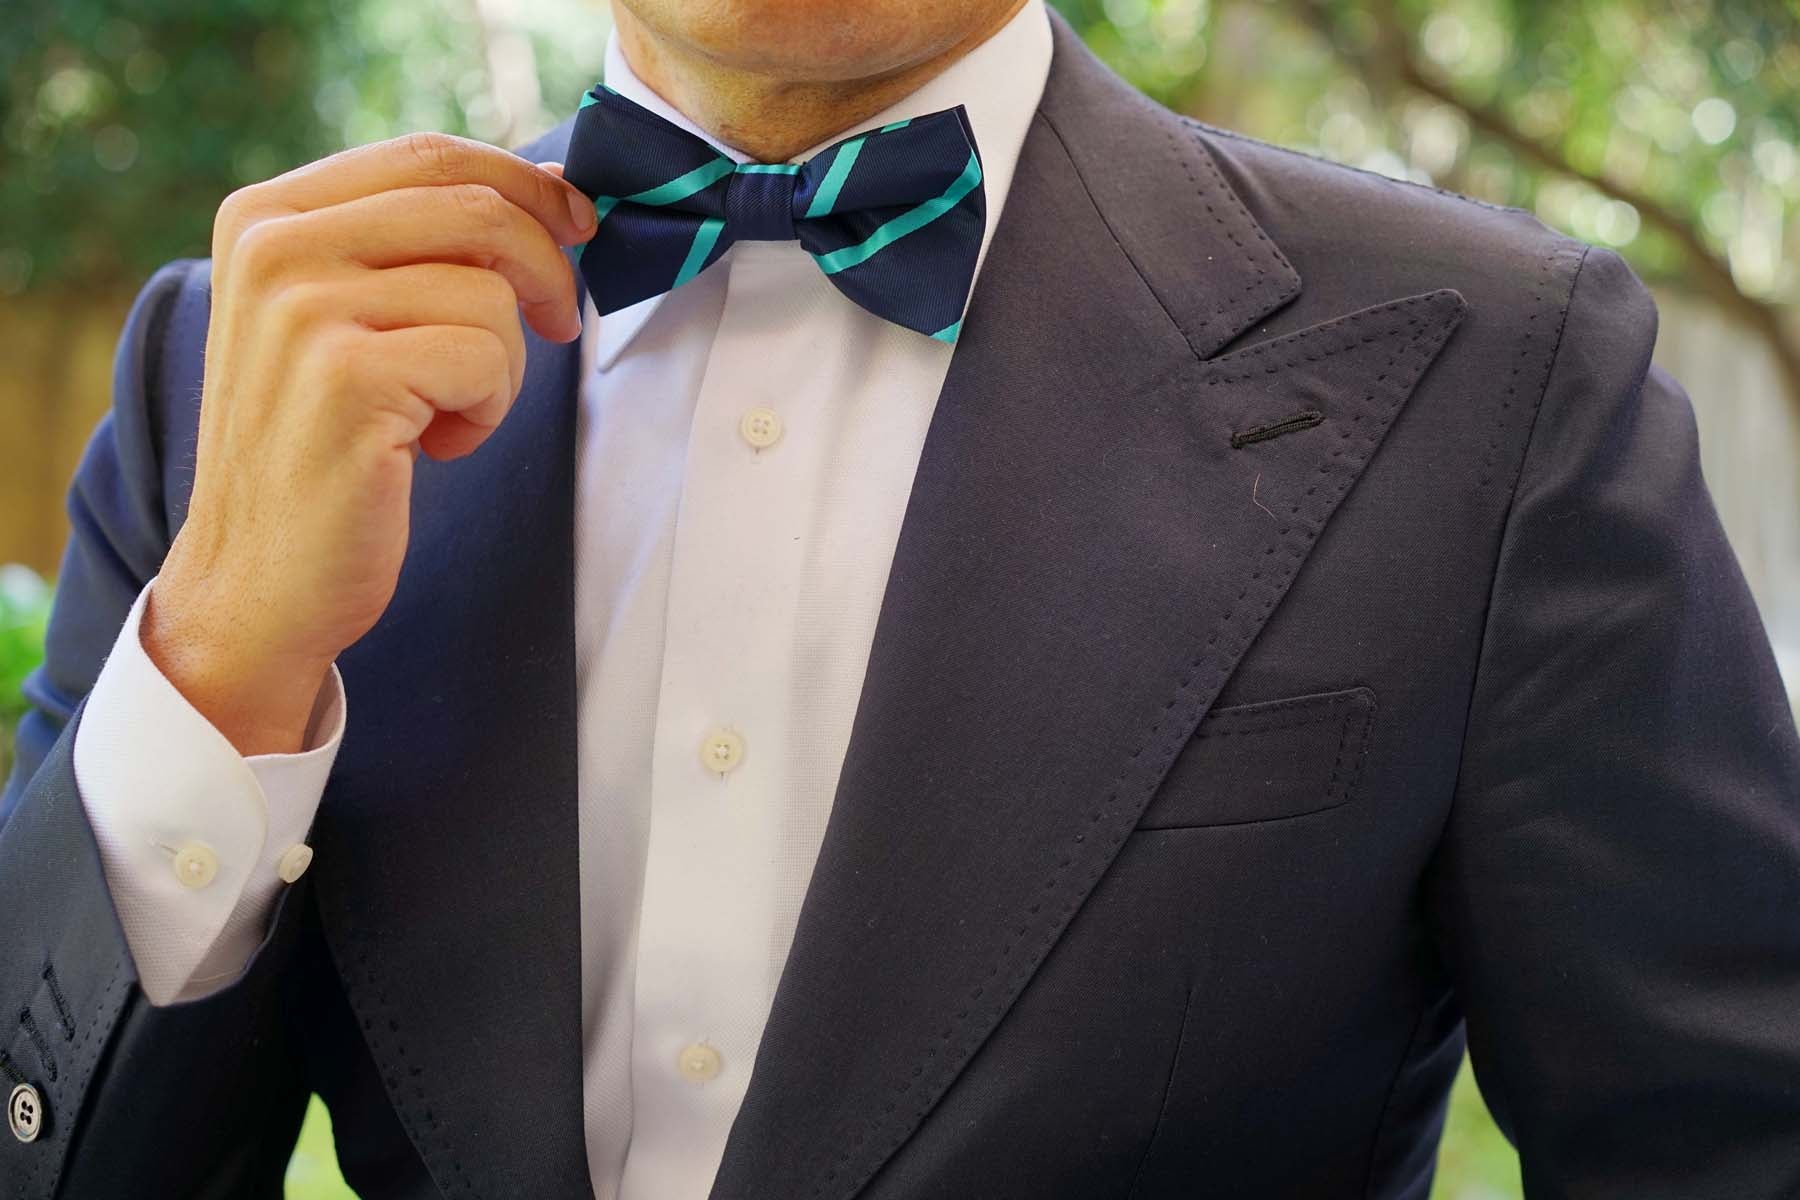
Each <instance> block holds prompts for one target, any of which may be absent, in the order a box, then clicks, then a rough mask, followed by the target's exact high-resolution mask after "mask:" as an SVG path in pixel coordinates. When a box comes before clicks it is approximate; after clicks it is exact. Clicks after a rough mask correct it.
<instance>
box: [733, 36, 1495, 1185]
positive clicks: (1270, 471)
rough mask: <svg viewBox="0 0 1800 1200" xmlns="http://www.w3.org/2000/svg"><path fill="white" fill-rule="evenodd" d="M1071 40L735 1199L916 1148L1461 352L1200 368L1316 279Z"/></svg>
mask: <svg viewBox="0 0 1800 1200" xmlns="http://www.w3.org/2000/svg"><path fill="white" fill-rule="evenodd" d="M1056 35H1057V39H1056V57H1055V59H1054V61H1053V66H1052V70H1051V75H1050V81H1049V85H1048V88H1047V91H1046V94H1045V97H1044V100H1043V104H1042V106H1041V108H1040V112H1039V117H1038V119H1037V121H1036V122H1035V123H1034V126H1033V128H1032V130H1031V133H1030V135H1029V137H1028V138H1027V140H1026V143H1025V148H1024V151H1023V154H1022V157H1021V160H1020V163H1019V168H1018V173H1017V176H1016V178H1015V181H1014V183H1013V185H1012V192H1011V195H1010V196H1009V198H1008V200H1007V208H1006V215H1005V218H1004V220H1003V221H1002V224H1001V226H1000V228H999V229H998V231H997V232H996V236H995V240H994V244H993V247H992V250H991V253H990V258H989V261H988V264H987V265H986V267H985V268H984V270H983V274H982V278H981V280H980V282H979V283H978V285H977V289H976V293H975V296H974V300H973V305H972V308H971V311H970V314H969V318H968V320H967V323H966V324H965V326H964V333H963V337H962V339H961V342H960V344H959V345H958V348H957V352H956V356H955V358H954V359H953V361H952V366H951V370H950V374H949V377H948V379H947V381H946V383H945V385H944V390H943V394H942V397H941V398H940V400H939V403H938V406H937V409H936V412H935V415H934V418H933V423H932V426H931V429H930V433H929V436H928V438H927V440H926V444H925V448H924V452H923V455H922V458H921V461H920V464H919V468H918V473H917V476H916V478H915V481H914V487H913V493H912V498H911V501H910V504H909V508H908V511H907V515H906V519H905V522H904V525H903V527H902V531H901V535H900V540H899V545H898V547H897V550H896V555H895V560H894V564H893V568H892V572H891V575H890V578H889V582H888V586H887V592H886V595H885V598H884V602H883V608H882V613H881V619H880V623H879V625H878V627H877V630H876V634H875V639H874V644H873V648H872V652H871V657H870V662H869V667H868V673H867V676H866V680H865V686H864V690H863V693H862V697H861V701H860V705H859V708H858V711H857V715H856V722H855V726H854V730H853V733H852V737H851V741H850V746H849V750H848V754H847V756H846V759H845V762H844V767H843V772H842V775H841V777H840V783H839V788H838V792H837V796H836V800H835V806H834V809H833V812H832V816H831V821H830V824H829V827H828V829H827V832H826V835H825V840H824V845H823V848H822V851H821V854H820V857H819V860H818V863H817V866H816V867H815V869H814V872H813V877H812V880H811V884H810V887H809V890H808V893H807V897H806V901H805V904H804V906H803V908H802V911H801V915H800V922H799V928H798V931H797V934H796V937H795V940H794V943H793V948H792V951H791V953H790V956H789V959H788V962H787V966H786V970H785V972H784V974H783V976H782V980H781V984H780V987H779V989H778V991H777V994H776V997H775V1001H774V1005H773V1009H772V1012H771V1014H770V1018H769V1023H768V1026H767V1029H766V1032H765V1034H764V1037H763V1041H762V1044H761V1046H760V1048H759V1051H758V1054H757V1059H756V1064H755V1067H754V1072H753V1075H752V1078H751V1082H750V1086H749V1091H748V1094H747V1095H746V1098H745V1100H744V1104H743V1107H742V1108H741V1110H740V1112H739V1115H738V1118H737V1121H736V1124H735V1125H734V1126H733V1129H732V1133H731V1138H730V1141H729V1143H728V1144H727V1147H726V1152H725V1157H724V1161H723V1163H722V1164H721V1166H720V1169H719V1174H718V1176H717V1179H716V1181H715V1185H714V1188H713V1192H712V1195H713V1197H714V1198H715V1200H752V1198H756V1200H760V1198H762V1197H768V1196H783V1197H795V1198H799V1200H847V1198H849V1197H852V1196H855V1195H856V1194H857V1193H859V1192H860V1191H861V1190H862V1189H863V1188H864V1186H865V1185H866V1184H867V1183H868V1181H869V1180H870V1179H871V1177H873V1176H874V1175H875V1173H876V1172H877V1171H878V1170H879V1169H880V1168H881V1166H882V1165H883V1163H885V1162H886V1161H887V1160H888V1158H889V1157H891V1156H892V1155H893V1154H894V1153H895V1152H896V1151H897V1150H898V1149H899V1147H900V1146H901V1145H902V1144H903V1143H904V1142H905V1141H906V1139H907V1138H908V1137H910V1136H911V1134H912V1132H913V1131H914V1130H915V1129H916V1128H917V1127H918V1125H919V1124H920V1122H921V1121H923V1120H924V1118H925V1116H926V1114H927V1113H928V1112H929V1111H930V1110H931V1109H932V1107H933V1106H934V1105H935V1104H936V1102H937V1100H938V1098H939V1097H940V1096H941V1095H942V1094H943V1092H944V1091H945V1090H946V1089H947V1088H948V1087H949V1086H950V1085H951V1083H952V1082H953V1081H954V1080H955V1079H956V1077H957V1075H958V1074H959V1072H960V1071H961V1070H962V1068H963V1067H964V1065H965V1064H966V1063H967V1062H968V1061H969V1059H970V1057H971V1056H972V1055H973V1054H974V1053H975V1051H976V1050H977V1049H978V1048H979V1046H980V1045H981V1044H982V1042H983V1041H984V1039H985V1038H986V1037H987V1035H988V1034H989V1032H990V1031H991V1030H992V1029H993V1028H994V1027H995V1025H996V1024H997V1023H998V1022H999V1021H1000V1020H1001V1018H1002V1017H1003V1016H1004V1015H1005V1013H1006V1012H1007V1010H1008V1008H1009V1007H1010V1006H1011V1004H1012V1002H1013V1000H1014V999H1015V998H1016V997H1017V996H1018V995H1019V993H1020V992H1021V991H1022V990H1023V989H1024V987H1025V986H1026V985H1027V983H1028V982H1029V981H1030V979H1031V977H1032V975H1033V973H1034V972H1035V971H1036V969H1037V967H1038V965H1039V964H1040V963H1041V962H1042V961H1043V960H1044V958H1045V957H1046V955H1048V954H1049V953H1050V951H1051V948H1052V947H1053V946H1054V945H1055V943H1056V941H1057V938H1058V937H1059V935H1060V934H1061V932H1062V930H1063V929H1064V927H1065V926H1066V925H1067V924H1068V922H1069V921H1070V919H1071V918H1072V917H1073V916H1074V914H1075V912H1076V911H1077V910H1078V909H1079V908H1080V906H1081V904H1082V902H1083V900H1084V899H1085V898H1086V896H1087V895H1088V893H1089V891H1090V890H1091V889H1092V888H1093V887H1094V885H1095V883H1096V882H1097V881H1098V880H1099V878H1100V876H1101V874H1102V873H1103V872H1104V871H1105V870H1106V868H1107V866H1108V864H1109V863H1110V862H1111V861H1112V859H1113V856H1114V855H1115V854H1116V853H1117V852H1118V850H1119V849H1120V847H1121V845H1122V844H1123V842H1124V840H1125V838H1126V836H1127V835H1128V834H1129V833H1130V831H1131V829H1132V827H1133V826H1134V824H1135V823H1136V821H1137V819H1138V816H1139V814H1140V813H1141V811H1142V810H1143V809H1144V807H1145V806H1146V805H1147V803H1148V802H1149V799H1150V797H1151V795H1152V793H1153V792H1154V791H1155V789H1156V787H1157V785H1158V783H1159V782H1160V781H1161V778H1162V776H1163V774H1164V772H1165V771H1166V770H1167V769H1168V767H1169V765H1170V763H1171V762H1172V760H1173V759H1174V757H1175V755H1176V753H1177V752H1178V751H1179V750H1180V748H1181V747H1182V745H1183V744H1184V743H1185V742H1186V741H1187V740H1188V739H1189V738H1190V737H1191V735H1192V733H1193V730H1194V728H1195V726H1196V725H1197V724H1198V723H1199V721H1200V719H1201V717H1202V716H1204V714H1205V712H1206V710H1207V708H1208V707H1209V706H1210V705H1211V704H1212V702H1213V699H1214V697H1215V696H1216V695H1217V694H1218V692H1219V690H1220V688H1221V687H1222V686H1223V684H1224V682H1225V680H1226V678H1227V677H1228V676H1229V675H1230V674H1231V672H1232V670H1233V668H1234V666H1235V665H1236V663H1237V661H1238V659H1239V657H1240V656H1241V655H1242V654H1243V652H1244V650H1245V648H1246V647H1247V646H1248V645H1249V644H1250V642H1251V641H1252V640H1253V639H1254V638H1255V636H1256V635H1257V633H1258V631H1259V630H1260V629H1261V628H1262V625H1263V623H1264V622H1265V621H1266V619H1267V618H1268V616H1269V614H1270V613H1271V612H1272V611H1273V609H1274V607H1275V606H1276V604H1277V603H1278V602H1279V601H1280V599H1281V597H1282V595H1283V594H1284V593H1285V591H1286V589H1287V587H1288V584H1289V583H1290V581H1291V580H1292V579H1293V578H1294V576H1295V574H1296V573H1297V572H1298V570H1299V569H1300V567H1301V564H1302V562H1303V561H1304V559H1305V558H1306V556H1307V554H1308V552H1309V551H1310V550H1311V548H1312V546H1313V544H1314V541H1315V540H1316V539H1317V537H1318V536H1319V533H1320V531H1321V529H1322V528H1323V527H1324V525H1325V523H1326V522H1327V520H1329V518H1330V517H1331V515H1332V513H1333V512H1334V511H1335V509H1336V507H1337V505H1338V502H1339V501H1340V500H1341V499H1342V497H1343V496H1344V495H1345V494H1346V492H1347V491H1348V490H1349V488H1350V486H1351V485H1352V484H1353V483H1354V481H1355V480H1356V478H1357V477H1358V475H1359V474H1360V472H1361V470H1362V468H1363V466H1364V464H1365V463H1366V462H1367V461H1368V459H1369V457H1370V456H1371V455H1372V454H1373V453H1374V452H1375V450H1376V448H1377V446H1378V445H1379V443H1380V442H1381V440H1382V437H1383V435H1384V434H1385V433H1386V431H1387V428H1388V426H1389V424H1390V422H1391V421H1392V420H1393V418H1394V416H1395V414H1396V413H1397V412H1398V410H1399V408H1400V406H1401V405H1402V404H1403V403H1404V401H1405V400H1406V398H1407V396H1408V395H1409V394H1410V393H1411V391H1412V389H1413V386H1414V385H1415V383H1416V382H1417V380H1418V379H1419V377H1420V375H1421V374H1422V373H1423V371H1424V370H1425V368H1426V367H1427V366H1428V365H1429V364H1430V362H1431V361H1432V359H1433V358H1434V357H1435V355H1436V354H1437V351H1438V350H1439V348H1440V347H1441V346H1442V345H1443V343H1444V341H1445V340H1446V339H1447V338H1448V337H1449V335H1450V333H1451V332H1452V330H1453V329H1454V327H1455V325H1456V323H1457V321H1458V320H1459V319H1460V315H1461V311H1462V301H1461V298H1460V297H1458V296H1457V295H1456V294H1455V293H1454V292H1433V293H1428V294H1424V295H1420V296H1414V297H1409V298H1406V299H1403V300H1399V301H1396V302H1394V303H1391V304H1384V305H1380V306H1378V307H1373V308H1368V309H1365V310H1363V311H1361V312H1357V313H1354V314H1351V315H1349V316H1346V317H1343V318H1340V319H1338V320H1335V321H1332V322H1329V323H1327V324H1323V325H1316V326H1312V327H1310V328H1307V329H1304V330H1301V331H1299V332H1297V333H1293V334H1289V335H1287V336H1284V337H1281V338H1278V339H1275V340H1272V341H1269V342H1265V343H1262V344H1260V345H1257V346H1254V347H1252V348H1250V349H1246V350H1242V351H1239V352H1236V353H1233V354H1230V355H1228V356H1225V357H1222V358H1212V359H1208V358H1206V356H1207V355H1209V354H1213V353H1216V352H1217V350H1218V349H1219V348H1221V347H1223V346H1225V345H1227V344H1228V343H1230V342H1231V341H1232V340H1233V339H1234V338H1236V337H1237V336H1238V335H1239V334H1241V333H1242V332H1243V331H1244V330H1245V329H1247V328H1248V327H1249V326H1250V325H1252V324H1253V323H1254V322H1255V321H1257V320H1258V319H1260V318H1261V317H1262V316H1264V315H1266V314H1267V313H1268V312H1270V311H1272V310H1273V309H1274V308H1275V307H1278V306H1279V305H1281V304H1283V303H1285V302H1286V301H1287V300H1289V299H1291V298H1292V296H1293V295H1294V294H1295V293H1296V291H1297V290H1298V285H1299V280H1298V277H1297V276H1296V275H1295V273H1294V271H1293V269H1292V267H1291V266H1289V264H1288V263H1287V261H1286V260H1285V259H1284V258H1283V257H1282V256H1281V254H1280V252H1279V250H1277V249H1276V248H1275V247H1274V246H1273V244H1272V243H1270V242H1269V241H1268V239H1267V238H1266V237H1265V236H1264V235H1263V233H1262V231H1261V230H1260V228H1258V227H1257V225H1256V223H1255V221H1254V220H1253V219H1252V218H1251V217H1250V215H1249V213H1248V212H1247V211H1246V210H1245V209H1244V207H1243V205H1242V204H1241V203H1239V201H1238V199H1237V197H1236V196H1235V195H1234V194H1233V193H1232V192H1231V190H1230V188H1229V186H1228V185H1227V184H1226V183H1225V182H1224V180H1223V179H1222V178H1221V177H1220V176H1219V174H1218V172H1217V171H1216V169H1214V167H1213V166H1212V163H1211V160H1210V158H1209V157H1208V155H1207V152H1206V150H1205V149H1204V147H1203V146H1202V145H1200V144H1199V142H1198V141H1197V139H1196V137H1195V135H1194V134H1193V133H1192V131H1191V130H1190V129H1188V128H1187V127H1186V126H1183V125H1180V124H1178V123H1177V122H1175V121H1174V119H1173V118H1171V117H1169V116H1168V115H1167V114H1166V113H1161V112H1160V110H1150V112H1146V111H1145V109H1146V108H1147V107H1148V105H1147V102H1145V101H1143V100H1141V99H1140V98H1138V97H1137V96H1136V95H1135V94H1134V93H1131V92H1130V91H1129V90H1128V89H1127V88H1125V86H1124V85H1123V84H1121V83H1120V82H1118V81H1117V80H1116V79H1115V78H1113V77H1112V76H1110V75H1109V74H1108V73H1106V72H1105V71H1104V70H1103V69H1102V68H1101V67H1100V66H1099V65H1098V64H1097V63H1095V62H1094V61H1093V60H1092V59H1091V58H1090V57H1089V56H1088V55H1087V52H1086V51H1085V49H1083V48H1082V47H1080V46H1079V44H1078V43H1076V41H1075V39H1074V38H1073V36H1072V35H1071V34H1070V33H1069V31H1068V29H1067V27H1066V26H1065V25H1063V24H1062V23H1061V22H1060V21H1058V22H1057V29H1056ZM1046 297H1052V298H1054V300H1055V302H1053V303H1045V298H1046ZM1306 410H1311V411H1315V412H1317V413H1319V414H1321V416H1322V419H1321V420H1320V421H1318V422H1316V423H1311V424H1308V423H1307V422H1308V421H1310V418H1308V419H1307V421H1303V422H1302V424H1303V425H1305V426H1306V427H1304V428H1301V429H1299V430H1298V431H1296V432H1292V433H1284V434H1282V435H1280V436H1275V437H1269V438H1266V439H1263V440H1251V441H1243V440H1242V439H1239V444H1238V445H1236V446H1234V444H1233V441H1234V439H1233V436H1232V435H1233V434H1236V433H1243V432H1245V431H1248V430H1252V429H1254V428H1256V427H1259V426H1270V425H1278V424H1280V423H1282V422H1283V421H1284V420H1285V419H1287V418H1290V417H1294V416H1295V415H1296V414H1298V413H1300V412H1303V411H1306Z"/></svg>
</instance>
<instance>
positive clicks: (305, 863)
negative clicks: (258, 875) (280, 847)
mask: <svg viewBox="0 0 1800 1200" xmlns="http://www.w3.org/2000/svg"><path fill="white" fill-rule="evenodd" d="M312 856H313V852H312V847H311V846H308V845H306V844H305V843H301V844H300V845H297V846H289V847H288V848H287V850H286V852H284V853H283V854H282V856H281V859H280V861H278V862H277V863H276V864H275V873H276V874H277V875H279V876H281V882H283V883H298V882H299V880H300V877H301V876H302V875H304V874H306V868H308V867H310V866H312Z"/></svg>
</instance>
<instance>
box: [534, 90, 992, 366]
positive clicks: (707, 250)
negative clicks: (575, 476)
mask: <svg viewBox="0 0 1800 1200" xmlns="http://www.w3.org/2000/svg"><path fill="white" fill-rule="evenodd" d="M563 177H564V178H566V179H567V180H568V181H569V182H570V183H572V184H574V185H575V186H576V187H578V188H580V189H581V190H582V191H583V192H584V193H586V194H587V195H588V196H591V197H593V200H594V207H595V209H596V210H597V211H598V212H599V214H600V228H599V231H598V232H597V233H595V234H594V237H593V240H592V241H590V242H588V244H587V245H586V246H584V247H583V248H582V250H581V274H582V278H583V279H584V280H586V282H587V286H588V293H589V295H591V296H592V297H593V298H594V306H595V307H596V308H597V309H598V310H599V311H600V312H602V313H609V312H615V311H617V310H618V309H621V308H625V307H626V306H628V305H631V304H636V303H637V302H638V301H640V300H644V299H647V298H649V297H651V296H655V295H659V294H661V293H663V292H666V291H670V290H672V289H674V288H677V287H680V286H681V285H682V284H684V283H686V282H687V281H688V280H690V279H692V278H693V277H694V276H696V275H698V274H699V273H700V272H701V271H703V270H705V269H706V268H707V267H708V266H710V265H711V264H712V263H714V262H716V261H717V260H718V258H719V256H720V255H722V254H724V253H725V251H726V250H727V249H729V248H730V246H731V244H732V243H733V242H749V241H785V240H790V239H795V238H797V239H799V242H800V245H801V247H802V248H803V249H804V250H805V251H806V252H807V253H808V254H810V255H812V257H813V261H815V262H817V263H818V264H819V269H820V270H822V271H824V272H825V275H826V277H827V278H829V279H830V280H831V282H832V283H833V284H835V285H836V286H837V288H838V290H839V291H841V292H843V293H844V295H846V296H848V297H849V298H850V299H851V300H854V301H855V302H856V303H857V304H860V305H861V306H862V307H864V308H866V309H868V310H869V311H870V312H872V313H874V314H875V315H876V316H878V317H882V318H883V319H885V320H889V321H892V322H894V323H895V324H897V325H904V326H905V327H906V328H908V329H916V330H918V331H919V332H920V333H923V334H928V335H930V336H931V337H934V338H937V339H938V340H939V341H945V342H954V341H955V340H956V335H957V332H958V330H959V328H960V327H961V325H962V312H963V304H964V302H965V301H966V300H967V299H968V296H969V287H970V285H971V283H972V282H973V280H974V277H975V259H976V256H977V255H978V254H979V253H980V250H981V235H982V231H983V229H984V228H985V224H986V219H987V204H986V201H985V200H984V198H983V196H982V190H981V157H980V155H979V154H978V153H977V152H976V150H975V137H974V134H973V133H971V132H970V129H969V118H968V114H967V113H965V112H964V111H963V108H962V106H961V105H958V106H957V107H955V108H952V109H946V110H945V111H943V112H936V113H932V114H930V115H929V116H923V117H914V118H912V119H911V120H908V121H895V122H894V123H893V124H891V125H884V126H882V127H881V128H880V129H875V130H871V131H870V132H868V133H859V134H857V135H855V136H854V137H847V138H845V139H844V140H843V141H841V142H838V143H836V144H834V145H832V146H829V147H827V148H826V149H824V150H821V151H820V152H819V153H818V154H816V155H814V156H813V157H812V158H810V159H808V160H807V161H805V162H803V163H736V162H733V161H732V160H731V159H729V158H727V157H726V156H725V155H723V154H720V153H719V152H718V151H717V150H715V149H713V148H712V147H711V146H710V145H708V144H707V143H706V141H705V140H704V139H702V138H699V137H696V136H694V135H693V134H691V133H688V132H687V131H686V130H684V129H681V128H679V127H678V126H676V125H673V124H671V123H670V122H668V121H665V120H663V118H661V117H659V116H657V115H656V114H655V113H653V112H651V111H650V110H648V109H646V108H644V107H642V106H641V105H638V104H635V103H633V102H632V101H630V100H627V99H626V98H625V97H623V96H621V95H619V93H617V92H615V91H613V90H612V89H611V88H608V87H607V86H606V85H604V84H601V85H599V86H597V87H595V88H594V90H593V91H591V92H589V93H588V94H587V95H586V96H584V97H583V98H582V101H581V111H580V112H578V113H577V114H576V116H575V129H574V133H573V135H572V137H571V138H570V140H569V154H568V161H567V162H566V163H564V164H563Z"/></svg>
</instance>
